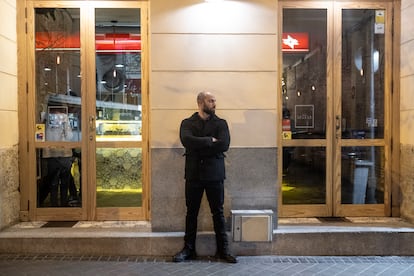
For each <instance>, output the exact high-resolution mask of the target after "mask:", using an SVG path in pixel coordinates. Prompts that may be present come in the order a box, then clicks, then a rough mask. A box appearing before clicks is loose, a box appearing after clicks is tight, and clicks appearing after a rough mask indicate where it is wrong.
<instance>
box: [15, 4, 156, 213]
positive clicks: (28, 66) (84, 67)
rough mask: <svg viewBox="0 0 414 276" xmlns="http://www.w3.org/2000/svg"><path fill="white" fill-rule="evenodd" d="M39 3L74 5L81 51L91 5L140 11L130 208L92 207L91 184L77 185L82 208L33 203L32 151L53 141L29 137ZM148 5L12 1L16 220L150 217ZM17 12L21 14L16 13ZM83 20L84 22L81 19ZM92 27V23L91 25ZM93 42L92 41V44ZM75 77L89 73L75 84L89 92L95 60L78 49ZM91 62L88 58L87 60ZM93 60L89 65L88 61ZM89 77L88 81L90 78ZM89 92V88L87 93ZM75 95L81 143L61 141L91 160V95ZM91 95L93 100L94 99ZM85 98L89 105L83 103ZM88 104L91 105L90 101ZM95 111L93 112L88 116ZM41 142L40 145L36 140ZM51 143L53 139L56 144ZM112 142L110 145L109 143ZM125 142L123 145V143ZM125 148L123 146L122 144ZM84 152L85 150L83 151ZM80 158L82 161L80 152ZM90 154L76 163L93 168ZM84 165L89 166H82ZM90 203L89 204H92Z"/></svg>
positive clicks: (91, 178)
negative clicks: (134, 200) (135, 172)
mask: <svg viewBox="0 0 414 276" xmlns="http://www.w3.org/2000/svg"><path fill="white" fill-rule="evenodd" d="M42 7H47V8H50V7H65V8H79V9H80V11H81V29H80V36H81V41H85V42H86V41H89V42H87V43H81V53H90V52H91V53H95V44H94V43H95V42H94V39H93V38H92V39H91V35H90V34H91V32H92V31H93V32H94V30H90V28H91V27H90V25H91V23H90V22H89V23H87V22H88V20H89V19H88V14H84V15H82V14H83V13H84V12H85V11H89V12H90V11H91V10H92V9H93V7H97V8H121V7H122V8H139V9H140V11H141V23H142V25H141V33H142V35H141V43H142V47H143V49H146V50H144V51H142V56H141V68H142V73H141V74H142V92H141V93H142V99H141V101H142V106H143V110H142V122H143V125H142V142H139V143H130V144H129V146H130V147H137V144H138V145H139V147H140V148H141V149H142V166H143V168H142V170H143V171H142V182H143V194H142V204H143V205H142V206H141V207H131V208H108V209H107V210H101V211H100V212H96V207H93V206H96V199H95V198H96V189H95V191H91V190H93V189H92V188H93V187H92V188H91V186H90V185H82V194H83V195H88V196H86V197H85V198H84V199H83V202H82V207H70V208H37V199H36V195H37V188H36V150H37V149H38V148H44V147H47V146H50V145H54V144H53V143H55V144H56V142H35V141H34V133H35V122H36V121H35V117H34V116H33V114H35V111H34V108H33V107H34V105H35V100H36V99H35V91H36V90H35V89H36V83H35V76H34V74H33V72H35V69H34V68H35V57H34V51H33V49H34V36H33V34H34V24H35V22H34V9H35V8H42ZM148 12H149V4H148V1H94V2H85V1H65V0H60V1H43V0H26V1H18V3H17V14H18V15H20V16H19V18H24V20H18V21H17V33H18V35H17V41H18V51H19V55H18V90H19V94H18V97H19V102H18V104H19V110H26V112H19V117H18V119H19V152H20V154H19V175H20V192H21V201H20V220H21V221H36V220H48V221H52V220H105V219H110V220H149V219H150V212H149V206H150V194H151V193H150V185H149V183H150V174H149V164H150V156H149V148H150V147H149V113H148V110H149V108H148V104H149V99H148V80H149V78H148V74H149V72H148V70H149V68H148V64H149V51H148V45H149V42H148V24H149V20H148V17H149V14H148ZM21 16H23V17H21ZM85 23H86V24H85ZM93 26H94V25H93ZM92 41H93V43H92ZM80 58H81V75H82V76H81V77H82V79H87V78H86V76H88V75H89V76H93V78H89V80H90V81H88V82H86V81H84V82H82V83H81V86H82V87H81V90H82V91H94V90H95V89H96V85H95V83H94V82H93V80H94V79H95V71H94V70H95V63H94V62H95V59H94V55H90V54H88V55H87V54H81V57H80ZM92 62H93V63H92ZM92 65H93V66H92ZM92 79H93V80H92ZM89 94H91V93H89ZM84 95H85V96H83V97H82V98H81V101H82V107H83V108H82V126H83V127H82V131H83V132H84V133H83V134H82V136H83V139H82V141H81V142H65V147H71V148H72V147H80V146H81V147H82V149H83V150H84V151H85V152H87V155H88V156H89V157H92V159H93V160H92V161H94V160H95V153H96V152H95V143H94V144H93V145H92V146H91V145H90V144H89V140H88V139H89V138H88V137H89V135H90V132H89V129H87V127H88V126H89V122H88V118H89V114H87V113H86V112H87V110H89V112H90V113H91V114H92V111H91V109H92V107H91V104H90V102H91V101H92V100H91V97H92V96H94V95H88V94H87V93H84ZM94 100H95V99H93V101H94ZM88 102H89V104H88ZM93 107H94V105H93ZM94 113H95V112H94V111H93V115H95V114H94ZM40 143H42V144H40ZM56 145H57V144H56ZM115 146H116V145H115ZM127 146H128V145H127ZM124 147H125V145H124ZM84 156H85V155H84ZM84 156H83V157H82V159H83V160H84V161H86V156H85V157H84ZM90 161H91V159H88V162H82V171H83V172H90V171H94V170H92V169H94V168H95V163H94V164H93V165H90V163H91V162H90ZM88 164H89V165H88ZM82 183H95V175H94V174H90V173H89V174H87V173H83V174H82ZM92 204H94V205H92Z"/></svg>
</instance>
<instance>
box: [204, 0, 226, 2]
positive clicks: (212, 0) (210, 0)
mask: <svg viewBox="0 0 414 276" xmlns="http://www.w3.org/2000/svg"><path fill="white" fill-rule="evenodd" d="M204 1H206V2H210V3H212V2H224V0H204Z"/></svg>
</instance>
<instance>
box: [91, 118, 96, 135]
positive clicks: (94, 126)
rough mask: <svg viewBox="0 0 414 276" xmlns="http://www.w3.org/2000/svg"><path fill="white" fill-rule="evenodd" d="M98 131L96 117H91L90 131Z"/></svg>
mask: <svg viewBox="0 0 414 276" xmlns="http://www.w3.org/2000/svg"><path fill="white" fill-rule="evenodd" d="M95 129H96V124H95V116H89V130H90V131H91V132H92V131H95Z"/></svg>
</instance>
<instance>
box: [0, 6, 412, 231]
mask: <svg viewBox="0 0 414 276" xmlns="http://www.w3.org/2000/svg"><path fill="white" fill-rule="evenodd" d="M16 2H17V0H0V14H1V17H0V21H1V24H0V26H2V27H1V28H0V49H1V51H0V56H1V59H0V81H1V83H2V89H1V90H0V126H1V133H0V163H1V167H0V229H1V228H4V227H5V226H7V225H10V224H12V223H14V222H16V221H18V219H19V208H20V204H21V203H20V198H19V192H18V188H19V180H18V173H19V168H18V161H17V160H18V150H17V148H18V138H19V137H18V119H17V118H18V112H17V111H18V110H17V109H18V108H17V107H18V89H17V81H18V80H17V39H16V36H17V34H16V28H15V27H16ZM149 2H150V9H151V16H150V25H151V58H150V60H151V71H150V75H151V77H150V90H151V91H156V92H157V93H150V95H151V99H150V102H151V105H150V113H151V125H150V128H151V146H152V153H153V154H154V158H152V163H151V164H150V165H151V169H152V171H153V179H152V184H151V185H153V186H152V192H153V194H154V195H155V197H154V198H153V199H152V202H153V206H152V216H153V219H155V223H154V225H155V228H157V227H158V228H159V229H167V228H168V229H179V228H180V227H181V225H182V221H178V222H177V221H171V222H170V223H169V222H163V224H162V225H158V224H157V223H158V222H160V221H161V220H162V219H163V218H164V217H165V216H166V214H165V212H164V210H162V209H160V206H158V205H156V202H164V203H166V204H167V205H168V206H169V208H168V209H169V210H174V208H178V209H180V210H181V209H184V205H183V204H184V203H183V194H182V193H177V194H175V193H176V192H174V191H173V192H169V194H168V197H167V196H166V195H164V194H162V193H158V194H156V193H154V192H156V191H158V190H162V189H164V187H165V185H168V184H169V183H171V180H173V181H177V180H178V181H180V182H181V181H182V174H181V172H182V170H181V167H182V163H180V162H181V161H182V159H178V158H180V157H181V154H182V151H181V148H180V143H179V140H178V137H177V135H176V134H177V126H178V125H179V121H180V120H181V119H182V118H184V117H185V116H188V115H189V114H190V113H191V112H192V111H193V110H189V107H192V106H194V108H195V107H196V105H195V102H194V93H195V91H197V90H200V89H213V90H214V91H215V93H216V94H217V97H218V99H219V102H218V109H219V110H218V112H219V113H220V114H221V115H222V116H223V117H225V118H231V121H232V124H231V125H232V129H231V131H232V132H233V133H235V135H234V136H233V137H232V148H233V149H232V151H230V156H233V157H237V156H241V157H240V158H246V157H248V159H247V160H248V161H249V162H250V164H254V163H255V162H257V160H259V159H258V158H259V157H260V156H265V157H266V158H264V159H263V163H266V164H271V165H272V166H276V165H277V164H276V163H275V159H274V158H275V156H274V155H273V153H275V152H276V146H277V137H276V132H275V131H274V130H275V128H274V127H273V126H275V125H276V124H277V121H276V118H277V112H278V110H277V106H278V104H277V95H276V94H275V91H277V81H275V79H277V76H278V72H277V52H276V51H275V50H274V49H273V48H272V46H273V45H276V44H277V41H275V39H276V37H277V36H276V34H277V32H278V28H277V8H278V7H277V1H271V0H251V1H240V3H238V4H237V5H236V8H237V9H238V10H239V11H246V10H247V9H249V14H250V19H249V20H248V23H249V25H248V26H246V25H243V24H246V18H237V17H235V18H233V19H234V20H233V21H228V17H227V16H226V15H225V14H223V13H225V12H230V11H226V10H222V11H217V10H214V9H213V8H212V9H211V10H208V11H205V10H204V11H203V13H201V12H200V11H199V8H200V5H199V4H197V5H187V4H188V2H189V1H184V0H181V1H165V0H152V1H149ZM399 2H400V1H395V3H396V6H397V7H398V6H399V4H400V3H399ZM231 12H232V13H233V14H236V11H235V10H234V6H232V10H231ZM413 13H414V0H402V1H401V35H400V37H401V72H400V73H401V74H400V97H401V100H400V102H401V104H400V111H401V112H400V119H401V123H400V129H401V131H400V145H401V147H400V149H401V150H400V162H401V168H400V170H399V177H400V190H401V197H400V198H401V204H400V206H401V216H402V217H404V218H407V219H409V220H411V221H414V200H413V199H414V174H413V173H412V167H413V165H414V127H413V124H414V123H413V122H414V96H413V95H414V93H413V88H412V87H414V54H413V53H414V25H413V24H412V23H411V21H412V18H411V17H412V14H413ZM196 15H197V16H205V17H206V18H208V17H210V18H214V19H215V20H211V21H210V23H211V25H210V26H208V29H206V26H203V25H198V24H192V25H191V24H187V22H188V21H185V22H184V21H183V19H184V18H186V20H189V18H191V17H192V16H196ZM206 21H208V20H206ZM195 22H197V20H195ZM218 42H220V45H223V43H224V44H225V45H227V46H228V47H232V49H234V51H231V52H228V53H222V52H221V51H222V48H218V47H214V45H216V44H217V43H218ZM165 45H169V47H165ZM240 46H243V47H240ZM179 49H182V51H179ZM247 53H248V54H247ZM189 55H191V56H193V57H194V58H193V59H191V58H188V56H189ZM184 56H186V57H187V58H183V57H184ZM214 56H216V57H220V58H219V59H216V60H215V59H214V58H212V57H214ZM240 56H243V57H244V58H243V59H240V58H238V57H240ZM223 57H225V59H223ZM263 57H264V58H263ZM252 75H254V78H252V77H251V76H252ZM189 80H190V81H189ZM177 85H179V87H177ZM216 87H220V89H219V90H217V89H216ZM252 88H254V91H256V92H255V95H252V94H251V93H250V91H252ZM177 91H180V99H179V100H177V97H176V96H177V94H176V93H177ZM172 103H174V104H173V105H172ZM263 121H265V122H266V124H263V123H260V122H263ZM269 126H272V127H269ZM246 133H260V137H258V136H255V135H246ZM258 139H259V140H258ZM241 148H248V149H249V155H248V156H245V153H244V152H242V151H241V150H239V149H241ZM255 149H257V151H255ZM256 155H257V156H256ZM163 158H164V159H165V160H170V161H171V158H177V160H178V161H177V163H176V167H174V170H171V171H165V167H163V166H164V165H165V164H163V163H162V160H164V159H163ZM160 160H161V161H160ZM229 168H230V173H231V172H232V169H233V172H234V173H235V174H239V173H240V172H245V171H243V170H242V169H243V168H241V167H240V166H235V165H234V164H229ZM269 168H270V166H268V167H266V168H263V167H262V171H258V172H257V174H255V175H251V174H246V177H251V178H252V179H251V180H252V181H253V182H254V181H255V180H256V181H257V179H258V178H259V177H263V175H265V174H267V175H268V177H263V179H262V180H261V181H262V183H267V185H265V186H266V190H264V191H263V194H262V195H261V198H262V202H264V204H263V207H268V206H271V205H272V203H271V201H272V200H274V197H275V195H274V194H273V193H275V191H274V190H273V192H272V188H275V187H273V186H272V185H273V183H275V180H276V176H275V175H274V174H275V171H273V170H270V169H269ZM176 169H178V170H176ZM157 172H160V173H157ZM161 172H162V173H161ZM232 185H233V186H234V187H233V188H234V190H237V187H236V185H237V183H235V182H231V181H229V187H231V186H232ZM250 188H251V189H252V190H253V189H254V187H253V186H252V187H250ZM267 189H268V190H267ZM248 192H249V191H247V192H245V193H242V192H241V191H240V193H234V194H233V196H234V199H233V200H234V201H233V202H232V204H233V206H237V200H240V201H242V202H243V203H244V205H245V203H246V202H248V201H249V200H251V201H252V205H253V201H254V200H253V199H250V198H248ZM164 196H165V197H164ZM256 199H257V198H256ZM226 204H229V203H226ZM393 205H394V203H393ZM397 205H398V204H397ZM226 206H227V205H226ZM203 217H206V216H203ZM157 218H158V219H159V220H158V221H157ZM183 219H184V218H183ZM203 223H204V222H202V224H203ZM206 224H208V223H206Z"/></svg>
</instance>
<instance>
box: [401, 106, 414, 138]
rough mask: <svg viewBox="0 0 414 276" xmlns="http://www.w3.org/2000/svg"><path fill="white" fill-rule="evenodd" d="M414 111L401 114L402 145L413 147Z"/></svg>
mask: <svg viewBox="0 0 414 276" xmlns="http://www.w3.org/2000/svg"><path fill="white" fill-rule="evenodd" d="M413 118H414V110H407V111H402V112H401V114H400V143H401V144H403V145H412V144H414V143H413V137H414V119H413Z"/></svg>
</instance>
